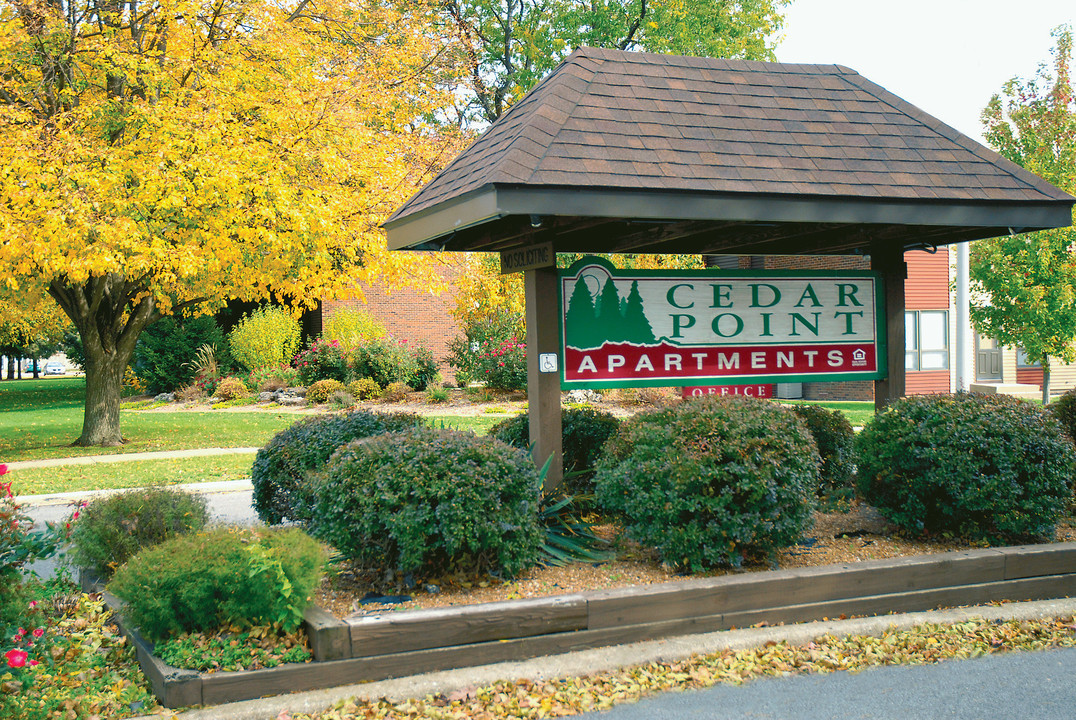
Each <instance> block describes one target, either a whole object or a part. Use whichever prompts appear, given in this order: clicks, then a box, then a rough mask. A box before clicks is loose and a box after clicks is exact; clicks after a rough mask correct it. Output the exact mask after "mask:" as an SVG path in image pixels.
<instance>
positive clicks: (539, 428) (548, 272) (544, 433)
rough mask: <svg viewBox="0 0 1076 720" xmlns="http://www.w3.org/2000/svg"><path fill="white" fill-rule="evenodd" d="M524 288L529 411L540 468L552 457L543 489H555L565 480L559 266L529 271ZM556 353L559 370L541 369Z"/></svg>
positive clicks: (526, 274)
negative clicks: (544, 359)
mask: <svg viewBox="0 0 1076 720" xmlns="http://www.w3.org/2000/svg"><path fill="white" fill-rule="evenodd" d="M523 289H524V293H525V297H526V302H527V410H528V414H529V415H530V437H531V444H532V445H533V447H534V450H533V453H534V462H535V463H536V464H537V465H538V467H539V469H540V468H541V467H542V466H543V465H545V463H546V460H548V459H549V458H550V457H552V458H553V462H552V463H550V465H549V472H548V473H547V474H546V478H545V484H544V486H543V488H542V489H543V491H544V492H546V493H549V492H551V491H552V490H554V489H555V488H556V487H557V486H558V485H560V483H561V481H562V480H563V479H564V455H563V449H562V447H561V427H560V372H559V367H560V363H561V362H563V360H564V358H562V357H561V356H560V338H559V333H558V327H559V325H560V323H559V322H558V320H559V318H558V317H557V313H559V312H560V308H559V306H558V305H557V269H556V268H555V267H544V268H538V269H537V270H526V271H524V273H523ZM548 353H553V354H554V355H555V356H556V358H557V368H558V371H557V372H541V368H540V367H539V358H540V356H541V355H543V354H548Z"/></svg>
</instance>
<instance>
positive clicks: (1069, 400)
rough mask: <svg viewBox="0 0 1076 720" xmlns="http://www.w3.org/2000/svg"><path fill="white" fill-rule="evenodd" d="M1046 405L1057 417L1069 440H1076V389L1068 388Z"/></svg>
mask: <svg viewBox="0 0 1076 720" xmlns="http://www.w3.org/2000/svg"><path fill="white" fill-rule="evenodd" d="M1046 407H1047V409H1048V410H1049V411H1050V412H1052V413H1053V415H1054V417H1055V418H1057V422H1058V423H1060V425H1061V430H1062V431H1063V432H1064V433H1065V435H1066V436H1067V437H1068V438H1069V440H1072V441H1073V442H1076V389H1074V390H1069V391H1068V392H1066V393H1065V394H1064V395H1062V396H1061V397H1059V398H1057V400H1054V401H1053V402H1052V403H1050V404H1049V405H1047V406H1046Z"/></svg>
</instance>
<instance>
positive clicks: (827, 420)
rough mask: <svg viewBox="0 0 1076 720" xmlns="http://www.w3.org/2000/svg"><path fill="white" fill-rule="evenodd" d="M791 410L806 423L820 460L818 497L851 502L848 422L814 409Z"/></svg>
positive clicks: (853, 463) (851, 448)
mask: <svg viewBox="0 0 1076 720" xmlns="http://www.w3.org/2000/svg"><path fill="white" fill-rule="evenodd" d="M791 410H792V412H794V413H796V414H797V415H799V416H800V418H802V419H803V421H804V422H805V423H807V429H808V430H810V431H811V437H813V438H814V442H815V446H816V447H817V448H818V454H819V456H821V458H822V467H821V468H820V469H819V480H818V489H817V491H816V493H817V494H818V496H819V497H820V498H830V499H838V498H842V497H843V498H851V497H852V496H853V495H854V494H855V473H856V448H855V438H856V434H855V432H854V431H853V430H852V424H851V423H850V422H848V418H846V417H845V416H844V414H843V413H841V412H839V411H837V410H833V411H830V410H826V409H825V408H823V407H818V406H817V405H793V406H792V408H791Z"/></svg>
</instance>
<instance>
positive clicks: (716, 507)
mask: <svg viewBox="0 0 1076 720" xmlns="http://www.w3.org/2000/svg"><path fill="white" fill-rule="evenodd" d="M819 462H820V461H819V457H818V451H817V450H816V449H815V445H814V440H813V439H812V438H811V434H810V432H809V431H808V430H807V427H806V426H805V425H804V423H803V421H801V420H800V419H799V418H798V417H797V416H796V415H794V414H793V413H791V412H788V411H787V410H785V409H784V408H782V407H780V406H777V405H773V404H770V403H767V402H765V401H762V400H755V399H753V398H745V397H737V396H718V395H712V396H707V397H701V398H697V399H693V400H690V401H686V402H683V403H681V404H680V405H677V406H676V407H673V408H669V409H665V410H658V411H653V412H649V413H645V414H641V415H637V416H636V417H634V418H632V419H630V420H627V421H625V422H624V424H623V425H621V427H620V431H619V432H618V433H617V434H616V435H615V436H614V437H613V438H611V439H610V440H609V442H608V444H607V445H606V448H605V454H604V455H603V456H602V458H601V460H600V461H599V462H598V469H597V473H596V475H595V482H596V484H597V488H598V501H599V502H600V503H601V504H602V505H603V506H604V507H605V508H607V509H608V510H610V511H612V512H614V513H616V514H618V515H619V516H620V518H622V522H623V524H624V529H625V531H626V533H627V534H628V536H629V537H631V538H633V539H635V540H637V541H639V542H641V543H643V544H645V545H648V546H652V547H655V548H657V550H658V551H659V552H660V553H661V556H662V559H663V560H664V561H665V562H666V563H668V564H669V565H672V566H675V567H678V568H683V569H688V570H692V571H700V570H704V569H706V568H710V567H714V566H718V565H726V564H731V565H734V566H735V565H739V564H740V563H741V562H742V560H743V559H744V558H745V557H751V558H756V559H762V558H765V557H768V556H772V555H773V553H774V552H776V551H777V550H778V549H780V548H783V547H787V546H789V545H792V544H794V543H796V542H797V541H798V540H799V539H800V538H801V537H802V535H803V532H804V530H805V529H806V528H807V527H809V524H810V522H811V511H812V508H813V499H814V490H815V488H816V487H818V465H819Z"/></svg>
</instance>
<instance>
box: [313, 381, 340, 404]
mask: <svg viewBox="0 0 1076 720" xmlns="http://www.w3.org/2000/svg"><path fill="white" fill-rule="evenodd" d="M343 389H344V384H343V383H342V382H340V381H339V380H318V381H317V382H316V383H314V384H313V385H311V386H310V387H309V388H307V391H306V399H307V400H309V401H310V402H312V403H318V404H322V403H326V402H328V401H329V398H330V397H331V396H332V394H333V393H334V392H337V391H339V390H343Z"/></svg>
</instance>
